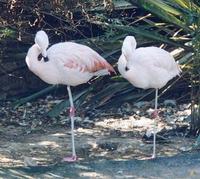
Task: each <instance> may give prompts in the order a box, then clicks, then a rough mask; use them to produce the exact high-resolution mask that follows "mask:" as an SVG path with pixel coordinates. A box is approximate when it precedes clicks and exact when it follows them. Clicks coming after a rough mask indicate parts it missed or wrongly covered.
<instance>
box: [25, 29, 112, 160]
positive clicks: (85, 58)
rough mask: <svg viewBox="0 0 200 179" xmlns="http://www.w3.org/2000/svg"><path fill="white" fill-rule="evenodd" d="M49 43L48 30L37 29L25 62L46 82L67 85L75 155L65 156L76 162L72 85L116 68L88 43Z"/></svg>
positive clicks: (73, 152)
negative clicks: (50, 44) (86, 44)
mask: <svg viewBox="0 0 200 179" xmlns="http://www.w3.org/2000/svg"><path fill="white" fill-rule="evenodd" d="M48 46H49V39H48V36H47V34H46V33H45V32H44V31H42V30H41V31H38V32H37V33H36V36H35V44H34V45H33V46H32V47H30V49H29V50H28V53H27V56H26V64H27V66H28V68H29V69H30V70H31V71H32V72H33V73H34V74H35V75H37V76H38V77H39V78H40V79H42V80H43V81H45V82H46V83H48V84H64V85H67V90H68V95H69V101H70V110H69V116H70V118H71V140H72V156H70V157H65V158H64V159H63V160H64V161H68V162H73V161H76V160H77V155H76V151H75V143H74V116H75V108H74V103H73V98H72V93H71V89H70V86H77V85H80V84H83V83H87V82H88V80H90V79H91V78H92V77H93V76H103V75H107V74H110V72H114V73H115V71H114V69H113V67H112V66H111V65H110V64H109V63H108V62H107V61H106V60H105V59H104V58H103V57H101V56H100V55H99V54H98V53H97V52H95V51H94V50H92V49H91V48H90V47H87V46H85V45H81V44H77V43H73V42H61V43H57V44H54V45H52V46H51V47H50V48H48ZM47 48H48V49H47Z"/></svg>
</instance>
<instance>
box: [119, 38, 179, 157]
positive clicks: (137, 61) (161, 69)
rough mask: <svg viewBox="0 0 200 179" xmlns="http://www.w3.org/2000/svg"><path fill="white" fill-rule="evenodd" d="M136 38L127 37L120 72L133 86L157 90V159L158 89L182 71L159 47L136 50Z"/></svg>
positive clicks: (155, 114)
mask: <svg viewBox="0 0 200 179" xmlns="http://www.w3.org/2000/svg"><path fill="white" fill-rule="evenodd" d="M136 45H137V43H136V40H135V37H134V36H127V37H126V38H125V39H124V41H123V44H122V54H121V56H120V58H119V60H118V70H119V72H120V74H121V75H122V77H124V78H125V79H127V80H128V81H129V82H130V83H131V84H132V85H134V86H135V87H138V88H142V89H148V88H154V89H155V109H154V112H153V113H152V117H153V118H154V122H153V126H154V127H153V128H154V129H153V154H152V157H151V158H155V157H156V118H158V111H157V105H158V89H160V88H162V87H164V86H165V85H166V84H167V82H168V81H169V80H171V79H172V78H174V77H175V76H177V75H178V76H180V73H181V69H180V67H179V66H178V64H177V63H176V62H175V60H174V58H173V56H172V55H171V54H170V53H169V52H167V51H166V50H163V49H161V48H158V47H153V46H152V47H141V48H137V49H136Z"/></svg>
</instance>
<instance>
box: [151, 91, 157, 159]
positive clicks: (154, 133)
mask: <svg viewBox="0 0 200 179" xmlns="http://www.w3.org/2000/svg"><path fill="white" fill-rule="evenodd" d="M152 116H153V154H152V158H156V118H157V117H158V89H156V94H155V110H154V112H153V115H152Z"/></svg>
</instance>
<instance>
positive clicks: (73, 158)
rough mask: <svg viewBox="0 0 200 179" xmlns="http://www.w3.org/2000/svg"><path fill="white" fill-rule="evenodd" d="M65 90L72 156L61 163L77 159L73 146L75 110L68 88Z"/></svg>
mask: <svg viewBox="0 0 200 179" xmlns="http://www.w3.org/2000/svg"><path fill="white" fill-rule="evenodd" d="M67 89H68V94H69V101H70V106H71V107H70V109H69V116H70V118H71V137H72V156H70V157H65V158H63V161H65V162H75V161H76V160H77V159H78V158H77V156H76V151H75V144H74V116H75V108H74V103H73V99H72V94H71V90H70V86H68V87H67Z"/></svg>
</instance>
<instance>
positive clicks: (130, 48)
mask: <svg viewBox="0 0 200 179" xmlns="http://www.w3.org/2000/svg"><path fill="white" fill-rule="evenodd" d="M135 49H136V41H135V38H134V37H132V36H128V37H126V39H125V40H124V42H123V45H122V54H124V56H125V57H126V60H129V59H130V58H131V57H132V56H133V53H134V51H135Z"/></svg>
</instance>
